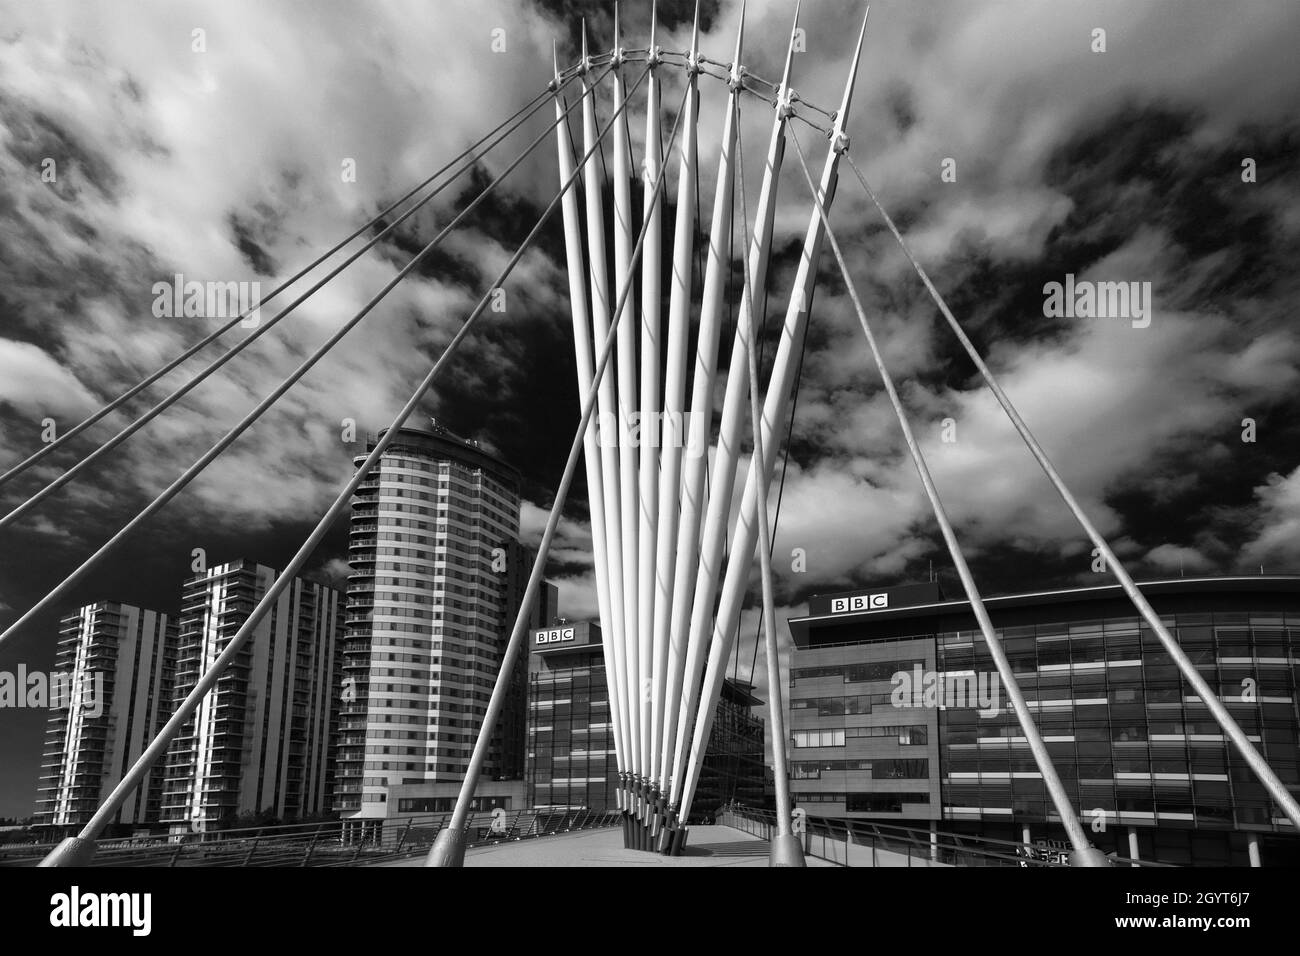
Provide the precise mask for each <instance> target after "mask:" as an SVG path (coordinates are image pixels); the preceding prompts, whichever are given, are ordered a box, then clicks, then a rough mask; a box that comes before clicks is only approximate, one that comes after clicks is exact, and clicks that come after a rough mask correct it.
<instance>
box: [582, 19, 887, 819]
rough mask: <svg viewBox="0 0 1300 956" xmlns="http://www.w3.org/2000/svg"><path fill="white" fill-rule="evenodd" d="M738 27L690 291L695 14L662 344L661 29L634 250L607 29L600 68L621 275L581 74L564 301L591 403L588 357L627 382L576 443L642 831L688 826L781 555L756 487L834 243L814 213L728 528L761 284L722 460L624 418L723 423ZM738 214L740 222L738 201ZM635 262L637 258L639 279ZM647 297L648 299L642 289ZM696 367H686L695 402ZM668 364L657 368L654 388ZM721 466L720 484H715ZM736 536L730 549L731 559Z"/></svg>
mask: <svg viewBox="0 0 1300 956" xmlns="http://www.w3.org/2000/svg"><path fill="white" fill-rule="evenodd" d="M796 24H797V12H796ZM864 26H865V24H864ZM743 33H744V14H743V10H742V15H741V28H740V31H739V35H738V37H737V40H736V50H735V56H734V58H733V61H732V63H731V65H730V71H729V75H728V77H727V79H728V82H729V85H730V90H731V91H730V97H729V103H728V109H727V111H726V116H725V120H724V126H723V132H722V143H721V149H720V152H719V155H718V167H717V176H716V183H717V187H716V191H715V195H714V202H713V215H712V220H711V222H710V234H709V239H708V246H707V249H706V250H705V266H704V274H703V286H702V289H700V290H696V289H694V288H692V283H691V277H692V273H693V269H692V262H693V258H694V256H695V253H696V250H695V224H694V212H695V203H696V190H697V188H698V168H697V167H698V155H697V154H698V133H697V126H698V120H699V91H698V88H697V77H698V74H699V73H700V72H701V70H702V69H703V67H704V65H705V64H706V63H707V62H709V61H706V60H704V59H703V58H702V57H701V56H700V53H699V48H698V38H699V31H698V19H697V22H696V28H695V30H694V32H693V36H692V42H691V49H690V52H689V54H687V55H686V58H685V59H686V62H685V64H684V66H685V68H686V73H687V89H686V91H685V94H684V102H683V106H682V110H681V113H680V116H679V120H678V127H680V139H679V141H678V144H677V148H676V150H675V154H674V153H670V154H669V159H670V161H671V159H672V158H674V157H675V158H676V161H677V166H678V175H677V202H676V222H675V224H674V233H673V241H672V243H671V256H672V262H671V265H670V272H669V278H668V301H667V303H666V305H667V340H666V342H661V340H660V339H661V330H662V327H663V321H662V320H663V315H662V310H663V308H664V305H665V303H664V302H663V295H662V284H663V275H662V272H661V266H662V263H661V261H660V260H661V255H660V250H661V248H662V242H661V231H662V229H663V222H662V219H663V209H662V203H663V197H662V189H657V188H653V186H654V184H656V183H657V182H659V181H660V180H662V178H663V174H664V169H663V163H664V159H663V158H662V156H663V153H662V134H661V117H660V84H659V82H658V79H657V77H656V75H655V74H656V68H657V67H659V66H660V64H661V63H663V62H664V60H663V59H662V58H663V56H664V54H663V53H662V52H661V51H660V50H659V49H658V48H657V47H656V46H655V45H654V40H653V26H652V33H651V37H652V39H651V43H650V46H649V48H648V49H647V50H645V51H637V52H638V53H642V52H643V53H644V60H645V62H646V64H647V68H648V73H647V76H646V79H647V87H646V107H645V140H644V142H645V154H644V161H643V166H642V169H643V170H644V179H645V183H646V188H645V195H644V202H643V206H642V210H641V219H640V222H641V230H640V232H641V236H640V241H638V235H637V233H636V232H634V228H633V218H634V215H633V209H632V190H631V183H632V176H633V173H632V168H633V167H632V157H631V156H630V155H629V154H630V148H629V140H630V137H629V136H628V129H627V123H628V120H627V110H626V109H623V108H622V107H623V106H624V104H625V102H626V100H627V97H628V90H627V87H626V84H625V80H624V77H623V75H622V71H623V66H624V64H625V63H627V62H629V60H630V59H631V57H630V56H629V55H628V54H627V52H626V51H624V50H623V49H622V48H621V47H620V46H619V45H618V36H617V19H616V20H615V46H614V50H613V52H612V53H611V54H610V55H609V56H608V58H607V59H605V58H602V59H605V61H606V62H608V63H609V64H610V66H611V67H612V69H611V72H610V75H611V76H612V79H613V107H614V118H613V120H612V130H611V132H612V138H613V162H612V166H611V171H610V175H611V176H612V179H613V207H614V208H613V220H612V221H613V233H614V235H613V257H612V276H611V274H610V273H611V270H610V269H609V268H608V267H607V244H606V236H605V224H604V197H603V186H604V176H603V174H602V165H601V162H600V159H599V158H598V157H595V156H594V155H592V153H593V149H594V148H595V146H596V144H597V139H598V135H597V124H596V103H595V99H596V87H595V85H594V84H593V83H591V82H589V75H590V74H591V73H592V72H593V70H594V66H593V62H592V59H591V58H590V57H588V56H587V51H586V44H585V35H584V49H583V59H582V61H581V62H580V63H579V64H578V66H577V68H576V69H577V71H578V73H579V75H580V76H581V78H582V97H583V102H582V138H583V153H584V155H586V156H587V160H586V165H585V167H584V168H583V169H582V179H583V186H584V190H585V192H584V199H585V207H586V208H585V213H586V215H585V217H584V216H583V215H582V213H581V212H580V210H579V203H578V196H577V191H576V189H574V190H571V191H570V192H568V193H567V194H566V195H565V197H564V202H563V206H562V209H563V216H564V234H565V241H566V252H567V264H568V273H569V294H570V301H571V304H572V313H573V331H574V336H573V338H574V349H575V355H576V365H577V377H578V391H579V394H583V395H585V394H587V392H588V391H589V390H591V389H592V383H593V379H594V377H595V374H596V373H595V371H594V360H593V358H594V357H595V358H599V357H600V356H601V354H602V351H603V349H604V347H605V345H606V344H607V342H608V339H609V337H610V336H611V335H613V336H616V346H617V347H616V351H615V353H614V354H615V365H616V375H613V376H611V375H605V376H604V377H602V378H601V379H600V381H599V383H598V385H597V395H598V408H599V412H600V420H601V421H602V422H605V421H615V420H617V421H618V422H619V426H620V427H619V436H618V437H619V440H618V441H617V442H616V443H615V442H610V441H599V442H598V441H597V436H596V433H595V428H594V427H593V426H592V425H591V424H590V423H589V424H588V427H587V430H586V433H585V435H584V460H585V466H586V478H587V488H588V492H589V507H590V515H591V534H592V548H593V556H594V563H595V578H596V591H597V597H598V601H599V608H600V620H601V625H602V628H601V633H602V642H603V649H604V656H605V662H606V672H607V674H608V675H609V678H608V683H609V689H610V713H611V719H612V723H613V731H614V733H613V736H614V744H615V749H616V753H617V765H618V769H619V773H620V775H621V777H622V779H623V781H624V785H625V787H626V790H623V791H620V805H621V809H624V810H628V811H631V812H633V813H636V814H638V815H640V816H642V817H643V818H644V817H645V815H646V813H647V811H648V802H650V801H658V800H666V802H667V805H668V807H669V808H670V810H672V811H676V814H675V815H677V816H678V817H679V818H681V819H683V820H684V819H685V818H686V816H687V815H688V814H689V810H690V806H691V801H692V798H693V796H694V793H695V789H696V786H697V785H698V783H699V777H700V770H701V767H702V764H703V760H704V754H705V750H706V748H707V746H708V742H709V734H710V729H711V725H712V719H713V714H714V712H715V709H716V706H717V703H718V699H719V696H720V694H721V691H722V687H723V681H724V678H725V676H726V669H727V661H728V659H729V655H730V652H731V649H732V647H733V643H734V641H735V640H736V636H737V631H738V629H739V623H740V615H741V607H742V602H743V600H744V598H745V593H746V590H747V587H748V584H749V577H750V571H751V566H752V564H753V560H754V556H755V550H756V548H757V547H758V546H759V544H760V541H759V538H760V531H762V532H764V534H763V535H762V536H763V537H764V538H765V539H767V540H765V541H764V542H763V551H764V552H766V551H767V550H768V549H770V545H771V542H770V539H768V536H767V529H766V528H760V521H759V515H758V505H759V503H760V502H761V503H762V505H763V507H764V508H766V504H767V494H766V486H767V482H766V481H764V480H763V479H765V478H769V477H770V474H771V472H772V470H773V468H774V465H775V458H776V451H777V447H778V445H779V440H778V438H777V436H776V434H775V431H776V429H777V428H778V427H780V424H781V423H782V422H783V421H784V420H785V416H786V413H787V410H788V409H787V405H788V402H789V397H790V394H791V386H792V385H793V383H794V376H795V374H796V368H797V360H798V346H799V344H800V343H801V342H802V340H803V336H804V329H805V323H806V322H807V309H806V303H807V302H808V301H810V299H811V295H812V285H813V282H814V276H815V269H813V268H812V267H811V265H812V264H813V263H815V262H816V261H817V259H818V254H819V251H820V245H821V242H822V239H823V234H824V229H823V225H822V221H821V219H820V218H819V216H818V215H817V213H816V211H815V210H814V213H813V217H812V222H811V224H810V226H809V230H808V235H807V238H806V241H805V247H804V252H803V256H802V258H801V260H800V263H799V268H798V272H797V275H796V277H795V279H794V285H793V287H792V289H791V292H790V302H791V306H790V308H789V310H788V311H787V313H786V317H785V325H784V328H783V330H782V333H781V337H780V346H779V348H778V350H777V354H776V356H775V360H774V362H773V367H772V372H771V377H770V379H769V381H768V383H767V387H766V396H767V397H766V402H765V407H764V408H763V412H762V426H761V427H762V436H761V441H760V442H759V443H758V447H757V449H756V453H755V454H751V455H750V462H749V470H748V479H747V481H746V483H745V486H744V491H743V493H742V498H741V500H740V506H739V509H738V515H737V518H736V520H735V522H734V527H733V526H731V525H732V522H730V521H729V516H730V515H731V513H732V511H733V508H732V505H733V501H732V498H733V488H734V486H735V478H736V472H737V468H738V466H739V462H740V455H741V442H742V440H743V438H744V437H745V433H746V432H747V431H749V430H751V426H752V424H753V422H752V416H751V407H750V393H749V390H750V388H751V385H752V384H753V383H751V380H750V374H749V358H750V351H751V349H752V348H753V346H754V342H753V335H752V329H751V321H752V313H753V289H752V288H751V286H750V283H749V281H746V283H745V285H744V290H743V293H742V298H741V307H740V312H739V316H740V317H739V319H738V321H737V322H736V328H735V335H734V339H733V342H732V352H731V362H730V370H729V372H728V374H727V380H726V393H725V398H724V400H723V405H722V411H721V421H720V423H719V426H718V435H717V441H716V444H715V445H714V446H713V448H712V449H711V455H709V454H706V455H684V454H683V445H684V440H681V439H683V438H684V436H682V435H680V434H679V435H677V436H673V435H671V434H665V435H663V436H661V438H660V440H647V439H646V438H645V437H644V436H642V437H641V439H640V440H633V438H632V437H631V431H632V430H631V427H630V423H631V422H633V421H636V420H637V419H638V418H639V420H640V421H642V422H645V421H658V420H663V421H665V422H675V421H688V420H701V419H702V420H703V421H705V422H708V423H710V425H711V423H712V419H713V407H714V391H715V386H716V385H717V379H718V372H717V369H718V348H719V339H720V337H721V332H722V328H723V315H722V313H723V307H724V301H725V299H726V287H727V283H728V281H729V279H730V276H731V270H732V264H731V261H730V259H729V257H728V249H729V248H730V238H731V235H732V232H733V229H734V226H735V223H734V222H733V214H734V208H735V206H736V205H737V204H736V203H735V201H734V194H735V186H736V177H737V170H738V167H739V165H740V163H741V157H740V156H739V150H738V122H739V109H740V99H741V96H742V94H743V93H744V92H745V88H744V86H743V81H744V79H745V73H744V71H743V68H742V67H741V65H740V63H741V52H742V43H743ZM793 50H794V43H793V35H792V42H791V48H790V52H789V53H788V54H787V57H786V64H785V70H784V75H783V77H782V81H781V84H780V87H779V88H778V90H777V99H778V107H777V109H776V110H775V111H774V114H773V115H774V118H773V124H772V133H771V140H770V142H769V145H768V151H767V163H766V165H765V168H764V174H763V179H762V183H761V186H760V188H759V192H758V208H757V212H756V214H755V221H754V224H753V230H752V241H751V242H750V245H749V249H748V250H747V255H748V260H749V261H748V265H747V267H746V270H745V271H746V277H747V280H748V278H749V277H762V276H764V275H765V274H766V272H767V260H768V254H769V251H770V246H771V236H772V224H773V218H774V213H775V205H776V193H777V189H776V183H777V176H778V174H779V172H780V166H781V159H782V155H783V151H784V140H785V127H786V123H787V121H788V118H789V115H790V113H789V109H788V99H787V98H788V96H789V90H790V88H789V80H790V66H791V60H792V54H793ZM860 50H861V45H860V40H859V52H860ZM856 64H857V56H856V55H855V57H854V68H853V70H852V71H851V75H850V78H849V83H848V87H847V89H846V91H845V94H844V100H843V103H842V105H841V108H840V110H839V112H838V113H837V114H836V121H835V122H836V129H835V138H833V140H832V143H831V149H830V152H829V155H828V157H827V161H826V169H825V172H824V173H823V176H822V195H823V196H825V197H829V196H830V195H831V193H832V192H833V187H834V177H835V167H836V161H837V159H838V156H839V153H840V149H841V144H842V143H843V142H844V140H843V135H842V134H843V126H844V123H845V121H846V119H847V115H848V107H849V98H850V94H851V92H852V88H853V74H854V73H856ZM560 80H561V75H560V73H559V71H558V69H557V71H556V86H557V92H556V116H557V118H558V117H560V116H561V115H562V114H563V110H564V106H563V105H562V93H561V92H560V91H559V89H558V87H559V83H560ZM675 131H676V128H675ZM556 136H557V143H556V145H557V155H558V158H559V175H560V181H561V183H564V182H567V181H568V180H569V179H570V177H571V176H572V174H573V172H574V147H573V143H572V142H571V140H570V135H569V131H568V127H567V125H566V124H564V123H560V124H559V125H558V126H557V127H556ZM741 176H742V177H743V172H742V173H741ZM827 201H828V202H829V198H828V199H827ZM741 213H742V215H744V214H745V211H744V208H743V205H742V206H741ZM584 232H585V246H584ZM746 232H748V229H746ZM634 247H635V248H634ZM634 253H639V258H640V274H639V276H638V275H637V273H636V263H634V261H633V260H634V258H635V255H634ZM611 279H612V282H611ZM638 287H639V295H634V294H633V291H634V290H636V289H637V288H638ZM612 290H616V291H612ZM697 292H698V293H699V295H700V298H699V300H698V301H699V318H698V333H697V336H696V345H695V350H694V356H693V357H692V356H691V355H689V354H688V340H689V338H690V335H689V332H690V324H691V313H692V305H693V301H694V300H693V298H692V297H693V296H694V295H696V294H697ZM760 298H761V296H760ZM688 363H691V364H693V365H694V375H693V376H692V377H691V380H690V395H689V398H688V396H687V379H688V377H687V374H686V373H687V365H688ZM661 367H662V368H663V369H664V375H663V379H662V382H661V380H660V370H661ZM602 371H603V370H602ZM688 402H689V404H688ZM710 458H712V463H713V464H712V474H709V462H710ZM760 485H761V486H762V488H761V490H762V492H763V493H762V494H760V493H759V492H760ZM728 539H729V540H730V548H728V549H727V551H726V557H725V559H724V545H725V544H726V543H727V541H728ZM724 560H725V575H724V573H723V568H724ZM768 570H770V569H768ZM765 583H770V582H765ZM765 590H766V589H765ZM715 608H716V610H715ZM769 676H770V679H769V682H768V684H769V688H768V694H769V713H770V714H771V715H772V731H773V735H774V739H775V740H777V741H782V740H783V739H784V731H783V729H782V727H783V721H782V720H781V700H780V693H781V686H780V680H779V676H778V675H777V674H775V673H770V675H769ZM776 752H777V754H778V755H779V757H780V759H779V761H778V763H779V765H778V767H777V770H778V772H777V780H778V781H781V782H782V783H784V778H785V774H784V773H783V772H781V771H783V769H784V767H783V763H784V760H783V757H784V748H783V747H781V746H779V745H778V746H777V747H776Z"/></svg>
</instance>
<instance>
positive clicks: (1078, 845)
mask: <svg viewBox="0 0 1300 956" xmlns="http://www.w3.org/2000/svg"><path fill="white" fill-rule="evenodd" d="M790 139H791V142H792V143H793V144H794V148H795V153H796V154H797V155H798V157H799V165H800V167H801V168H802V169H803V172H804V176H805V177H806V178H807V180H808V186H809V189H811V190H812V194H813V202H814V203H815V204H816V206H817V209H818V212H819V213H820V215H821V217H822V222H823V224H824V226H825V229H826V238H827V240H828V241H829V242H830V244H831V250H832V251H833V252H834V254H835V259H836V261H837V262H838V263H839V267H840V272H841V274H842V275H843V277H844V284H845V287H846V288H847V289H848V293H849V298H850V299H852V301H853V308H854V310H855V311H856V312H857V314H858V321H859V322H860V323H861V325H862V332H863V334H864V335H865V336H866V339H867V345H868V347H869V348H870V349H871V357H872V359H873V360H874V361H875V364H876V369H877V370H878V371H879V372H880V377H881V380H882V381H883V382H884V385H885V391H886V392H887V393H888V394H889V401H890V404H891V405H892V406H893V409H894V415H895V416H896V417H897V419H898V424H899V427H900V428H901V429H902V432H903V439H904V441H906V442H907V450H908V452H909V453H910V454H911V457H912V463H913V464H914V465H915V466H916V470H917V472H918V473H919V475H920V476H921V484H922V485H924V486H925V495H926V498H927V499H928V500H929V502H930V508H931V510H932V511H933V512H934V516H935V520H936V521H938V523H939V530H940V532H941V533H942V534H943V540H944V543H945V544H947V546H948V553H949V554H950V555H951V556H952V563H953V566H954V567H955V568H956V570H957V576H958V577H960V578H961V583H962V588H963V589H964V590H965V592H966V597H967V600H969V601H970V605H971V610H972V612H973V613H974V615H975V619H976V621H978V622H979V628H980V633H981V634H982V635H983V636H984V643H985V644H986V645H987V646H988V649H989V654H990V655H991V656H992V657H993V663H994V666H996V667H997V670H998V674H999V675H1000V676H1001V678H1002V682H1003V684H1005V685H1006V692H1007V699H1008V700H1009V701H1010V702H1011V707H1012V710H1013V711H1014V712H1015V715H1016V720H1017V721H1018V722H1019V724H1020V728H1021V730H1022V731H1024V734H1025V739H1026V741H1027V742H1028V744H1029V750H1030V753H1032V754H1033V757H1034V764H1035V765H1036V766H1037V767H1038V771H1039V773H1041V774H1042V777H1043V784H1044V786H1045V787H1046V788H1047V793H1048V796H1050V797H1051V800H1052V805H1053V806H1054V807H1055V808H1056V812H1057V814H1058V815H1059V816H1060V818H1061V823H1062V825H1063V826H1064V827H1065V832H1066V834H1067V835H1068V836H1069V838H1070V844H1071V846H1073V847H1074V849H1075V850H1077V851H1078V852H1079V853H1080V855H1081V857H1080V861H1081V862H1082V863H1084V864H1085V865H1092V866H1096V865H1100V866H1105V865H1106V862H1105V857H1104V856H1103V857H1101V859H1100V860H1098V859H1097V857H1098V856H1099V855H1100V854H1098V853H1097V851H1096V850H1095V849H1094V848H1093V847H1092V845H1091V843H1090V842H1089V841H1088V837H1087V836H1086V835H1085V834H1084V831H1083V827H1082V826H1081V825H1080V823H1079V816H1078V814H1076V813H1075V812H1074V808H1073V806H1072V805H1071V802H1070V797H1069V795H1068V794H1067V793H1066V792H1065V785H1064V784H1063V783H1061V777H1060V775H1059V774H1058V773H1057V772H1056V767H1055V765H1054V764H1053V763H1052V758H1051V755H1050V754H1048V752H1047V744H1045V743H1044V742H1043V738H1042V735H1041V734H1039V732H1038V727H1037V726H1036V725H1035V724H1034V718H1033V716H1032V715H1031V714H1030V713H1029V705H1028V704H1027V703H1026V702H1025V697H1024V694H1022V693H1021V691H1020V684H1019V682H1018V681H1017V680H1016V678H1015V674H1014V673H1013V672H1012V670H1011V663H1010V661H1008V660H1007V655H1006V652H1005V651H1004V650H1003V648H1002V642H1001V641H1000V640H999V639H998V637H997V635H996V634H995V633H994V630H993V622H992V621H991V620H990V619H989V614H988V611H987V609H986V608H985V607H984V600H983V598H982V597H981V596H980V592H979V588H978V587H976V585H975V579H974V577H973V576H972V575H971V572H970V568H969V567H968V566H967V564H966V558H965V556H964V555H963V553H962V550H961V545H960V544H959V543H958V542H957V535H956V533H955V532H954V531H953V528H952V523H951V522H950V521H949V520H948V514H947V511H946V509H945V508H944V506H943V501H942V500H941V499H940V498H939V491H938V489H937V488H936V487H935V484H934V480H933V479H932V478H931V476H930V469H929V468H928V467H927V466H926V463H925V456H924V455H922V454H921V448H920V446H919V445H918V444H917V442H916V436H915V435H913V434H912V427H911V425H910V424H909V422H908V419H907V413H906V411H905V410H904V409H903V404H902V402H901V401H900V400H899V397H898V391H897V389H895V388H894V380H893V378H892V377H891V376H890V374H889V370H888V369H887V368H886V366H885V361H884V358H883V357H882V356H881V354H880V349H879V348H878V347H877V345H876V337H875V335H873V334H872V331H871V325H870V323H869V322H868V321H867V314H866V311H865V310H864V309H863V307H862V300H861V299H859V298H858V290H857V287H856V286H855V285H854V283H853V279H852V278H851V277H850V275H849V267H848V263H847V262H845V260H844V252H843V250H842V249H841V248H840V244H839V241H838V240H837V239H836V238H835V233H834V231H833V230H832V229H831V224H830V216H829V215H828V214H827V212H826V208H825V206H823V205H822V203H821V200H820V199H819V198H818V196H817V188H816V186H815V184H814V183H813V178H812V173H811V171H810V170H809V169H808V164H807V162H806V161H805V160H804V155H803V148H802V147H801V146H800V144H799V134H798V133H797V132H795V131H794V130H791V132H790ZM945 691H946V689H945ZM945 696H946V692H945Z"/></svg>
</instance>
